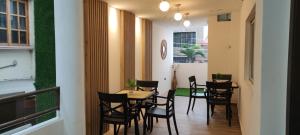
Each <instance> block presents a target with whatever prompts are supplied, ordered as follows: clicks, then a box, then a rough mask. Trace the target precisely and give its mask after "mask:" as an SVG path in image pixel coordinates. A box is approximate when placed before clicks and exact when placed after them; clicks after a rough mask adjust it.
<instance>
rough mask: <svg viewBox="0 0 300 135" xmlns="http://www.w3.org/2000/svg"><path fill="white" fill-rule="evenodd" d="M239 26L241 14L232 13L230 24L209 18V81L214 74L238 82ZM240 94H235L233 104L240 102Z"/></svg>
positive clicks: (214, 17)
mask: <svg viewBox="0 0 300 135" xmlns="http://www.w3.org/2000/svg"><path fill="white" fill-rule="evenodd" d="M239 26H240V13H239V12H232V14H231V21H228V22H217V16H210V17H208V43H209V45H208V79H211V74H213V73H226V74H232V80H233V81H235V82H237V80H238V51H239V50H238V47H239V41H240V40H239V37H240V28H239ZM238 93H239V92H238V90H236V91H235V92H234V95H233V98H232V102H234V103H237V102H238Z"/></svg>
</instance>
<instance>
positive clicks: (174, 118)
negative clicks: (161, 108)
mask: <svg viewBox="0 0 300 135" xmlns="http://www.w3.org/2000/svg"><path fill="white" fill-rule="evenodd" d="M173 122H174V126H175V130H176V134H177V135H179V134H178V128H177V123H176V117H175V114H174V115H173Z"/></svg>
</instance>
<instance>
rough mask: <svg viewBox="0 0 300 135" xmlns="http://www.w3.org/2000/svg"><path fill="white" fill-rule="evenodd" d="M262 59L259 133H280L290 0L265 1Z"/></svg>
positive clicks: (276, 134)
mask: <svg viewBox="0 0 300 135" xmlns="http://www.w3.org/2000/svg"><path fill="white" fill-rule="evenodd" d="M262 5H263V11H262V12H263V15H262V16H263V24H262V51H261V52H262V62H261V68H262V69H261V111H262V113H261V131H260V133H261V135H283V134H285V131H286V130H285V126H286V122H285V121H286V92H287V68H288V47H289V23H290V21H289V20H290V1H289V0H287V1H283V0H264V1H263V3H262Z"/></svg>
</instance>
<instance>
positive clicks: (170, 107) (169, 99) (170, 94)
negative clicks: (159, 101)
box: [166, 90, 176, 115]
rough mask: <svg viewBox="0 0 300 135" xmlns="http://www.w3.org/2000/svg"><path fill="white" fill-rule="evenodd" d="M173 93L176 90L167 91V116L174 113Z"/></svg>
mask: <svg viewBox="0 0 300 135" xmlns="http://www.w3.org/2000/svg"><path fill="white" fill-rule="evenodd" d="M175 91H176V90H169V92H168V96H167V105H166V110H167V111H166V113H167V115H169V113H170V112H173V113H174V112H175Z"/></svg>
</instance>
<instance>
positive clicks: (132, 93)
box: [116, 90, 155, 101]
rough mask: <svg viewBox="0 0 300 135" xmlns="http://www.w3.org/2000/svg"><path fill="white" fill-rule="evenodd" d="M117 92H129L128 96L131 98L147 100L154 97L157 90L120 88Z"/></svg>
mask: <svg viewBox="0 0 300 135" xmlns="http://www.w3.org/2000/svg"><path fill="white" fill-rule="evenodd" d="M116 94H127V98H128V99H129V100H140V101H142V100H146V99H148V98H150V97H152V96H153V95H154V94H155V92H154V91H141V90H120V91H118V92H117V93H116Z"/></svg>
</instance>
